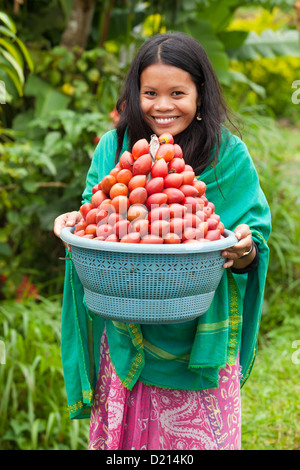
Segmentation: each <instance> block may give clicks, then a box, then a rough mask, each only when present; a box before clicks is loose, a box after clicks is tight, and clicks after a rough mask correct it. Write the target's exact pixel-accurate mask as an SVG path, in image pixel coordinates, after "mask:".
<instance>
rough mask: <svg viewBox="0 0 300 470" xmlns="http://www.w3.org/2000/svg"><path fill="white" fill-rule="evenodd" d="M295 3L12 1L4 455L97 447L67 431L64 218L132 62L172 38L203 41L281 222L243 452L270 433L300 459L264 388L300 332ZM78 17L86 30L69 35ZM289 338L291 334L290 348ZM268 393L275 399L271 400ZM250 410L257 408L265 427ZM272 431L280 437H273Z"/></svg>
mask: <svg viewBox="0 0 300 470" xmlns="http://www.w3.org/2000/svg"><path fill="white" fill-rule="evenodd" d="M293 6H294V1H292V0H265V1H264V0H261V1H255V2H252V1H250V0H243V1H242V2H240V1H239V2H238V1H235V0H185V1H181V0H175V1H174V0H172V1H171V0H159V1H158V0H152V1H149V2H146V3H142V2H138V1H136V0H115V1H113V0H59V1H57V0H41V1H39V2H30V1H28V0H24V2H20V1H18V0H15V1H14V2H11V0H3V1H2V2H1V6H0V10H1V11H0V80H1V82H0V98H1V99H0V102H1V103H0V155H1V159H0V216H1V223H0V299H1V305H0V320H1V321H0V325H1V328H0V363H1V351H2V350H1V347H3V344H5V346H6V365H5V366H4V365H1V366H0V436H1V437H3V438H2V442H1V446H2V447H3V448H7V449H30V448H32V449H37V448H46V449H56V448H58V449H64V448H74V449H78V448H85V447H86V439H87V425H86V424H85V423H75V422H72V423H70V422H69V418H68V415H67V412H66V411H64V407H65V406H66V397H65V391H64V384H63V376H62V370H61V363H60V350H59V347H60V333H59V329H60V326H59V315H60V302H61V293H62V288H63V275H64V264H63V262H62V261H60V260H59V257H63V256H64V249H63V246H62V244H61V242H60V241H59V240H58V239H57V238H56V237H55V236H54V235H53V232H52V229H53V221H54V218H55V217H56V216H57V215H59V214H60V213H62V212H65V211H68V210H74V209H76V208H78V206H79V204H80V201H81V192H82V189H83V187H84V184H85V175H86V172H87V169H88V167H89V165H90V161H91V158H92V155H93V151H94V148H95V145H96V143H97V142H98V140H99V138H101V136H102V135H103V133H104V132H106V131H107V130H108V129H110V128H112V127H113V126H114V119H115V118H116V116H115V114H114V107H115V103H116V100H117V97H118V95H119V92H120V90H121V88H122V80H123V78H124V77H125V75H126V72H127V70H128V66H129V64H130V62H131V59H132V57H133V55H134V54H135V52H136V51H137V49H138V47H139V46H140V45H141V44H142V42H143V41H144V40H145V39H147V37H149V36H151V35H153V34H156V33H158V32H164V31H167V30H179V31H184V32H187V33H189V34H192V35H193V36H195V37H196V38H197V39H198V40H199V41H200V42H202V43H203V45H204V47H205V49H206V50H207V53H208V55H209V57H210V59H211V61H212V63H213V66H214V68H215V70H216V72H217V75H218V77H219V79H220V82H221V83H222V86H223V89H224V91H225V94H226V96H227V100H228V102H229V104H230V105H231V107H232V108H233V109H234V111H235V113H234V118H235V119H236V120H237V123H238V125H239V127H240V129H241V131H242V135H243V138H244V140H245V141H246V143H247V145H248V147H249V149H250V153H251V154H252V156H253V158H254V160H255V163H256V166H257V169H258V172H259V175H260V179H261V184H262V187H263V189H264V191H265V193H266V196H267V198H268V201H269V203H270V207H271V212H272V219H273V230H272V235H271V238H270V268H269V274H268V280H267V286H266V295H265V303H264V309H263V320H262V329H261V331H262V340H261V346H260V347H261V351H262V353H261V358H262V359H261V360H259V361H258V366H257V375H256V377H257V379H256V380H257V383H256V385H255V387H254V389H253V390H255V392H254V391H253V393H252V392H251V391H249V392H247V391H245V392H244V394H245V398H244V400H245V403H246V407H245V419H246V421H245V425H244V426H245V429H246V433H245V438H244V447H245V448H251V446H253V448H261V447H262V446H263V445H264V443H261V442H259V439H258V437H259V436H258V430H257V429H261V430H263V431H262V435H263V436H264V438H265V441H264V442H265V445H266V447H267V448H276V449H279V448H299V433H298V434H297V433H296V435H295V436H294V438H293V436H292V435H291V433H290V431H289V430H288V425H289V423H290V422H289V421H288V420H287V419H286V421H284V422H283V421H282V420H283V418H280V416H279V415H280V407H283V405H282V402H281V401H280V400H278V401H276V407H274V410H271V400H272V399H274V394H273V393H272V390H270V387H269V388H268V387H267V386H266V383H265V381H264V380H262V377H263V374H266V375H267V374H268V370H267V367H268V361H265V358H267V357H268V355H270V354H275V353H276V348H278V351H280V354H281V355H283V356H284V355H289V352H287V351H289V348H290V344H291V342H292V340H293V339H295V340H296V339H297V338H293V330H292V325H293V324H294V323H295V324H296V323H297V318H296V312H297V300H298V296H297V292H298V291H299V261H300V259H299V254H298V251H297V244H298V240H299V227H300V223H299V222H300V221H299V200H300V197H299V196H300V195H299V189H298V187H299V184H298V179H299V178H298V176H299V155H300V148H299V139H298V135H299V117H298V116H299V106H297V101H296V102H295V101H294V102H293V101H292V99H291V96H292V93H293V91H295V90H294V89H293V84H297V83H298V80H300V48H299V34H298V31H297V29H296V16H295V14H294V10H293ZM74 18H76V19H77V22H76V25H77V29H75V30H74V31H73V33H72V29H71V28H70V25H71V23H72V21H73V23H72V24H73V26H74ZM1 83H2V84H4V86H3V85H2V88H1ZM298 88H300V85H299V87H298ZM3 90H4V92H5V95H4V94H3ZM281 328H282V329H281ZM280 331H283V332H285V333H286V337H285V339H281V337H280ZM272 332H273V333H272ZM1 341H2V342H1ZM2 354H3V351H2ZM278 354H279V352H278ZM276 364H277V366H276ZM278 369H280V366H279V363H278V362H276V361H275V362H274V368H273V370H274V374H277V377H278V380H277V382H276V377H273V378H272V384H273V385H272V386H273V387H274V389H276V387H281V386H282V383H283V382H282V381H283V380H284V379H283V377H282V376H281V375H280V373H279V372H280V371H279V372H278ZM285 373H286V374H287V375H288V377H289V380H290V382H289V383H290V384H291V385H290V386H291V388H293V387H294V382H293V380H292V375H293V374H295V373H296V372H295V365H294V364H293V363H292V362H288V363H286V364H285ZM285 393H286V395H287V398H286V400H287V401H288V406H287V409H290V410H291V412H293V413H296V412H298V413H299V409H298V410H297V409H296V408H297V407H296V405H295V404H293V400H292V393H290V394H289V393H288V391H287V389H286V388H285ZM295 393H296V392H295ZM257 396H262V397H264V398H263V401H262V403H260V402H259V401H258V400H257V399H256V397H257ZM264 404H265V405H266V407H267V408H266V410H267V411H264V408H263V406H264ZM253 407H256V409H257V410H258V412H257V415H256V420H252V418H253V414H254V413H253ZM264 419H265V422H264ZM274 421H276V429H279V431H278V433H276V431H274V430H273V431H272V432H271V431H270V432H269V429H271V427H272V426H273V424H274ZM8 423H9V424H8ZM255 424H257V428H256V427H255ZM281 431H282V435H281V437H280V432H281ZM297 435H298V438H297Z"/></svg>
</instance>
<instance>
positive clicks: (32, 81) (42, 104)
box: [24, 75, 70, 118]
mask: <svg viewBox="0 0 300 470" xmlns="http://www.w3.org/2000/svg"><path fill="white" fill-rule="evenodd" d="M24 94H25V95H26V96H35V97H36V106H35V117H36V118H42V117H45V116H47V115H48V114H50V113H51V112H52V111H56V110H60V109H65V108H67V106H68V104H69V102H70V98H69V97H68V96H65V95H63V94H62V93H60V92H59V91H57V90H55V89H54V88H53V87H52V86H51V85H49V84H48V83H47V82H45V81H44V80H42V79H41V78H39V77H38V76H36V75H31V76H30V77H29V78H28V80H27V82H26V85H25V87H24Z"/></svg>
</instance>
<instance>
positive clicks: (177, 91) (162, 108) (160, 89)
mask: <svg viewBox="0 0 300 470" xmlns="http://www.w3.org/2000/svg"><path fill="white" fill-rule="evenodd" d="M140 103H141V109H142V112H143V114H144V118H145V120H146V122H147V124H148V125H149V126H150V127H151V129H152V130H153V132H154V133H155V134H157V135H159V134H161V133H162V132H166V131H168V132H170V133H171V134H172V135H174V136H175V135H177V134H179V133H181V132H183V131H184V130H185V129H186V128H187V127H188V126H189V125H190V123H191V122H192V121H193V119H194V118H195V115H196V110H197V106H198V105H199V104H200V100H199V99H198V94H197V88H196V85H195V83H194V82H193V80H192V78H191V76H190V74H189V73H188V72H185V71H184V70H182V69H180V68H177V67H173V66H172V65H166V64H162V63H157V64H153V65H150V66H149V67H147V68H146V69H144V70H143V72H142V73H141V82H140Z"/></svg>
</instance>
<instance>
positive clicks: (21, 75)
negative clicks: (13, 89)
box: [0, 48, 24, 85]
mask: <svg viewBox="0 0 300 470" xmlns="http://www.w3.org/2000/svg"><path fill="white" fill-rule="evenodd" d="M0 50H1V53H2V55H3V57H5V59H6V60H7V61H8V62H9V63H10V64H11V65H12V67H13V68H14V70H15V71H16V73H17V75H18V77H19V80H20V83H21V84H22V85H23V83H24V73H23V70H22V68H21V67H20V65H19V64H18V62H17V61H16V60H15V59H14V57H13V56H12V55H11V54H10V53H9V52H7V51H5V50H4V49H2V48H1V49H0Z"/></svg>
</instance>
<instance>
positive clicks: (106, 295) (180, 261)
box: [60, 228, 237, 324]
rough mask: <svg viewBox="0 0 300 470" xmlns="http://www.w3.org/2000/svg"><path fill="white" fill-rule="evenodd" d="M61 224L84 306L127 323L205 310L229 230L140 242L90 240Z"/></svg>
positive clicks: (176, 318)
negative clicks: (205, 238)
mask: <svg viewBox="0 0 300 470" xmlns="http://www.w3.org/2000/svg"><path fill="white" fill-rule="evenodd" d="M73 230H74V229H73V228H64V229H63V230H62V232H61V234H60V237H61V239H62V240H63V241H64V242H66V243H68V244H69V245H71V248H72V260H73V263H74V266H75V268H76V271H77V273H78V276H79V278H80V280H81V282H82V284H83V287H84V293H85V298H86V304H87V306H88V308H89V309H90V310H91V311H92V312H94V313H96V314H99V315H101V316H103V317H105V318H108V319H112V320H116V321H122V322H129V323H150V324H155V323H175V322H183V321H188V320H192V319H193V318H196V317H198V316H200V315H202V314H203V313H205V312H206V311H207V310H208V308H209V306H210V304H211V301H212V299H213V296H214V293H215V290H216V288H217V287H218V285H219V282H220V280H221V277H222V273H223V270H224V268H223V264H224V262H225V260H224V258H223V257H222V256H221V251H222V250H224V249H226V248H229V247H230V246H233V245H235V244H236V243H237V239H236V237H235V235H234V234H233V232H230V231H228V230H225V232H224V236H225V238H224V239H222V240H218V241H213V242H210V243H201V244H200V243H199V244H196V243H188V244H178V245H164V244H163V245H144V244H138V243H137V244H136V243H133V244H131V243H116V242H105V241H97V240H90V239H87V238H82V237H78V236H76V235H73V233H72V232H73Z"/></svg>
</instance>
